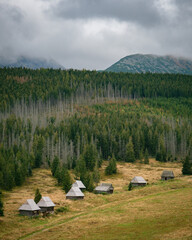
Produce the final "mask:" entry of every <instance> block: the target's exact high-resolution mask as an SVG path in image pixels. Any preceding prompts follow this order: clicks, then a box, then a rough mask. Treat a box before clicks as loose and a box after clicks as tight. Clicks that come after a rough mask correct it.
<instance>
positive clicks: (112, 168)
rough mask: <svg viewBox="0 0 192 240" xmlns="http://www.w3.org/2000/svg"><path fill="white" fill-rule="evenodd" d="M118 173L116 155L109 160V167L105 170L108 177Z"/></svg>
mask: <svg viewBox="0 0 192 240" xmlns="http://www.w3.org/2000/svg"><path fill="white" fill-rule="evenodd" d="M116 173H117V165H116V159H115V157H114V155H113V156H112V158H110V159H109V165H108V166H107V167H106V169H105V174H106V175H112V174H116Z"/></svg>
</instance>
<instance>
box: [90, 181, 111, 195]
mask: <svg viewBox="0 0 192 240" xmlns="http://www.w3.org/2000/svg"><path fill="white" fill-rule="evenodd" d="M113 190H114V187H113V185H112V184H111V183H101V184H100V185H99V186H97V187H96V188H95V189H94V192H95V193H97V194H103V193H104V194H105V193H106V194H112V193H113Z"/></svg>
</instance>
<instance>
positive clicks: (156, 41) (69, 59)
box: [0, 0, 192, 69]
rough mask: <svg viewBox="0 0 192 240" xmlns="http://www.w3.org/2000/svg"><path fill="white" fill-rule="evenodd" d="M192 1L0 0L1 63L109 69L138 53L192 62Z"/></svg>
mask: <svg viewBox="0 0 192 240" xmlns="http://www.w3.org/2000/svg"><path fill="white" fill-rule="evenodd" d="M191 27H192V4H191V1H189V0H182V1H180V0H148V1H144V0H134V1H132V0H118V1H117V0H89V1H88V0H54V1H51V0H28V1H25V0H17V1H12V0H0V32H1V38H0V57H1V59H2V58H3V59H13V58H16V57H18V56H21V55H23V56H29V57H41V58H45V59H50V58H51V59H54V60H56V61H58V62H59V63H60V64H62V65H63V66H64V67H67V68H78V69H82V68H86V69H105V68H107V67H109V66H110V65H111V64H113V63H114V62H116V61H118V60H119V59H120V58H122V57H124V56H126V55H130V54H134V53H152V54H160V55H166V54H172V55H178V56H183V57H189V58H191V57H192V48H191V42H192V32H191Z"/></svg>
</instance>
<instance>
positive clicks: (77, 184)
mask: <svg viewBox="0 0 192 240" xmlns="http://www.w3.org/2000/svg"><path fill="white" fill-rule="evenodd" d="M72 187H78V188H82V189H85V188H86V187H85V185H84V184H83V183H82V182H81V181H79V180H77V181H76V182H74V183H73V185H72Z"/></svg>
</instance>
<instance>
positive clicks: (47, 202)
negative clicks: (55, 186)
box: [37, 197, 55, 213]
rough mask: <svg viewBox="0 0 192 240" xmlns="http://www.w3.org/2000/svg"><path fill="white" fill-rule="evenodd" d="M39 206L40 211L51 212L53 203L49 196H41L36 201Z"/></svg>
mask: <svg viewBox="0 0 192 240" xmlns="http://www.w3.org/2000/svg"><path fill="white" fill-rule="evenodd" d="M37 205H38V206H39V207H40V209H41V212H47V213H53V212H54V207H55V204H54V203H53V202H52V201H51V199H50V198H49V197H42V198H41V200H40V201H39V202H38V203H37Z"/></svg>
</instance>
